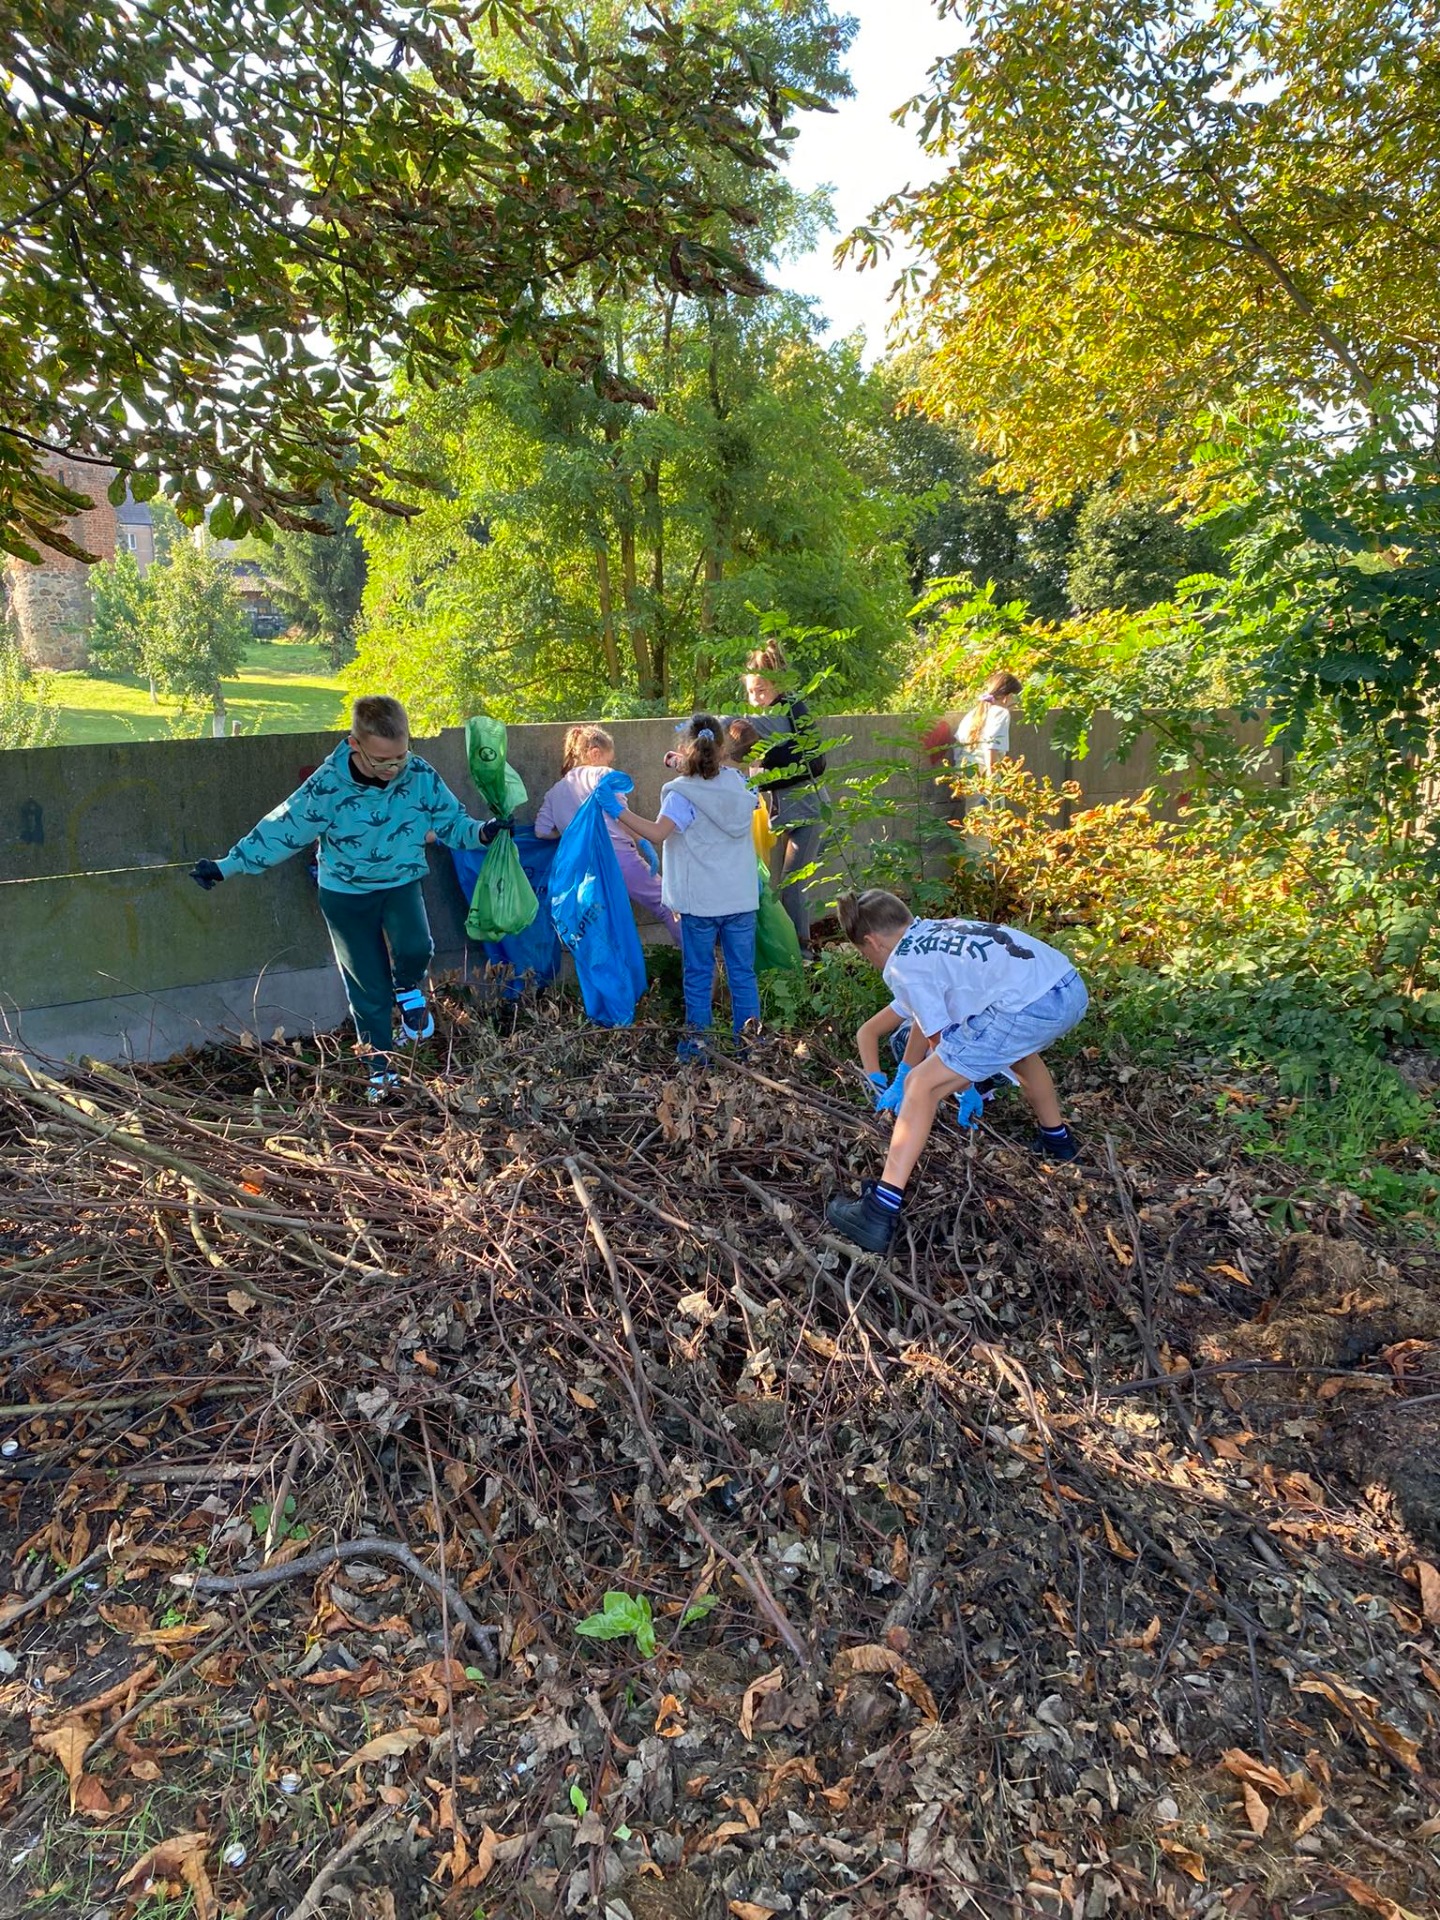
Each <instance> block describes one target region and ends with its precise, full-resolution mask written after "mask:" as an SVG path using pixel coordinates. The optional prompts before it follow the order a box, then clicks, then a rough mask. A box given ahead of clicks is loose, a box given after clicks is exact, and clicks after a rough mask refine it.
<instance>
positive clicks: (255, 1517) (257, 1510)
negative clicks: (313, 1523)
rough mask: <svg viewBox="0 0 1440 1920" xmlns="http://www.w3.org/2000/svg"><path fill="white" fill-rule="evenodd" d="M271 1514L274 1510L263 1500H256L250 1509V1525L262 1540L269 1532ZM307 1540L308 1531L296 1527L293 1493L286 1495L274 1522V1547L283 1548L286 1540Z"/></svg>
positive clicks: (307, 1529) (305, 1528)
mask: <svg viewBox="0 0 1440 1920" xmlns="http://www.w3.org/2000/svg"><path fill="white" fill-rule="evenodd" d="M273 1512H274V1508H273V1507H270V1506H267V1504H266V1503H265V1502H264V1501H263V1500H258V1501H257V1502H256V1503H255V1505H254V1506H253V1507H251V1509H250V1524H251V1526H252V1527H253V1528H254V1529H255V1532H256V1534H257V1535H259V1536H260V1538H262V1539H263V1538H264V1536H265V1534H266V1533H267V1532H268V1531H269V1528H270V1516H271V1514H272V1513H273ZM309 1538H310V1529H309V1528H308V1527H302V1526H297V1525H296V1522H295V1496H294V1494H293V1493H287V1494H286V1496H285V1505H284V1506H283V1508H282V1509H281V1511H280V1515H279V1518H278V1519H277V1520H276V1522H275V1545H276V1546H277V1547H279V1546H283V1545H284V1543H285V1542H286V1541H287V1540H308V1539H309Z"/></svg>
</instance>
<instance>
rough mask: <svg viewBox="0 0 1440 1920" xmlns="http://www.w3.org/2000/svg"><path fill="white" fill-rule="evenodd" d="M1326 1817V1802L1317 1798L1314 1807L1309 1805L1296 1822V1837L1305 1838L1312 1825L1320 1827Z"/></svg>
mask: <svg viewBox="0 0 1440 1920" xmlns="http://www.w3.org/2000/svg"><path fill="white" fill-rule="evenodd" d="M1324 1818H1325V1802H1324V1801H1323V1800H1317V1801H1316V1802H1315V1804H1314V1806H1313V1807H1307V1808H1306V1809H1305V1811H1304V1813H1302V1814H1301V1816H1300V1818H1299V1819H1298V1820H1297V1821H1296V1822H1295V1838H1296V1839H1297V1840H1303V1839H1304V1838H1305V1835H1306V1834H1307V1833H1309V1831H1310V1829H1311V1828H1312V1827H1318V1826H1319V1824H1320V1822H1321V1821H1322V1820H1323V1819H1324Z"/></svg>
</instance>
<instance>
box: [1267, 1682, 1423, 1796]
mask: <svg viewBox="0 0 1440 1920" xmlns="http://www.w3.org/2000/svg"><path fill="white" fill-rule="evenodd" d="M1295 1691H1296V1692H1297V1693H1318V1694H1320V1695H1321V1696H1322V1697H1323V1698H1324V1699H1326V1700H1328V1701H1330V1703H1331V1704H1332V1706H1336V1707H1338V1708H1339V1709H1340V1711H1341V1712H1342V1713H1343V1714H1344V1715H1345V1717H1346V1719H1347V1720H1349V1721H1350V1723H1351V1725H1352V1726H1353V1727H1354V1728H1355V1729H1356V1731H1357V1732H1358V1733H1359V1734H1360V1736H1361V1738H1362V1739H1364V1740H1365V1741H1366V1742H1368V1744H1369V1745H1370V1746H1372V1747H1374V1748H1375V1750H1376V1752H1377V1753H1383V1754H1384V1755H1385V1756H1386V1757H1387V1759H1390V1760H1394V1761H1397V1762H1398V1763H1399V1765H1400V1766H1402V1767H1404V1769H1405V1770H1406V1772H1407V1773H1419V1771H1420V1747H1419V1744H1418V1742H1416V1741H1414V1740H1412V1739H1411V1738H1410V1736H1409V1734H1406V1733H1401V1731H1400V1729H1399V1728H1398V1727H1393V1726H1391V1724H1390V1722H1389V1721H1388V1720H1382V1719H1381V1718H1380V1705H1379V1702H1378V1701H1376V1700H1372V1699H1371V1697H1370V1695H1369V1694H1368V1693H1362V1692H1361V1691H1360V1689H1359V1688H1358V1687H1350V1686H1347V1685H1346V1684H1345V1682H1344V1681H1343V1680H1339V1679H1337V1678H1335V1676H1333V1675H1332V1676H1331V1677H1330V1679H1328V1680H1302V1681H1300V1682H1299V1684H1298V1685H1297V1687H1296V1689H1295Z"/></svg>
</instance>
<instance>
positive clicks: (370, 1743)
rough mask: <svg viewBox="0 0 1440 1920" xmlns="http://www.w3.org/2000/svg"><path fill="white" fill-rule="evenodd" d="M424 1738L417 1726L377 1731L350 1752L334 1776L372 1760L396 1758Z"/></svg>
mask: <svg viewBox="0 0 1440 1920" xmlns="http://www.w3.org/2000/svg"><path fill="white" fill-rule="evenodd" d="M424 1738H425V1736H424V1734H423V1733H421V1732H420V1730H419V1728H418V1727H400V1728H398V1729H397V1730H396V1731H395V1732H394V1733H377V1734H376V1736H375V1738H374V1739H373V1740H367V1741H366V1742H365V1744H364V1746H363V1747H360V1748H358V1749H357V1750H356V1751H355V1752H354V1753H352V1754H351V1756H350V1758H349V1759H348V1760H347V1761H346V1762H345V1764H344V1766H343V1767H340V1768H339V1769H338V1770H337V1776H336V1777H337V1778H338V1777H339V1775H340V1774H342V1773H349V1772H351V1771H352V1770H353V1769H354V1768H356V1767H365V1766H368V1765H369V1764H370V1762H371V1761H372V1760H398V1759H399V1758H400V1756H401V1754H403V1753H409V1751H410V1749H411V1748H412V1747H418V1746H419V1744H420V1742H421V1741H422V1740H423V1739H424Z"/></svg>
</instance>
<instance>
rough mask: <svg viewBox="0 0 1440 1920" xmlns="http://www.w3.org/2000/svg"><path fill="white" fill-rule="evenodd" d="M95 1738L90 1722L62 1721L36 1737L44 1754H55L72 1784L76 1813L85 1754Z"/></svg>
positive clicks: (72, 1806) (71, 1792)
mask: <svg viewBox="0 0 1440 1920" xmlns="http://www.w3.org/2000/svg"><path fill="white" fill-rule="evenodd" d="M94 1738H95V1726H94V1723H93V1722H92V1721H89V1720H62V1721H61V1722H60V1724H59V1726H58V1727H46V1728H45V1729H44V1730H43V1732H40V1733H37V1734H36V1735H35V1745H36V1746H37V1747H38V1748H39V1749H40V1751H41V1752H42V1753H49V1754H53V1755H54V1757H55V1759H57V1760H58V1761H59V1762H60V1765H61V1766H62V1767H63V1768H64V1770H65V1778H66V1779H67V1780H68V1781H69V1782H70V1811H71V1812H72V1813H74V1811H75V1801H76V1796H77V1794H78V1793H79V1790H80V1781H81V1778H82V1776H83V1774H84V1771H85V1754H86V1750H87V1749H88V1747H89V1745H90V1742H91V1741H92V1740H93V1739H94Z"/></svg>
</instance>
